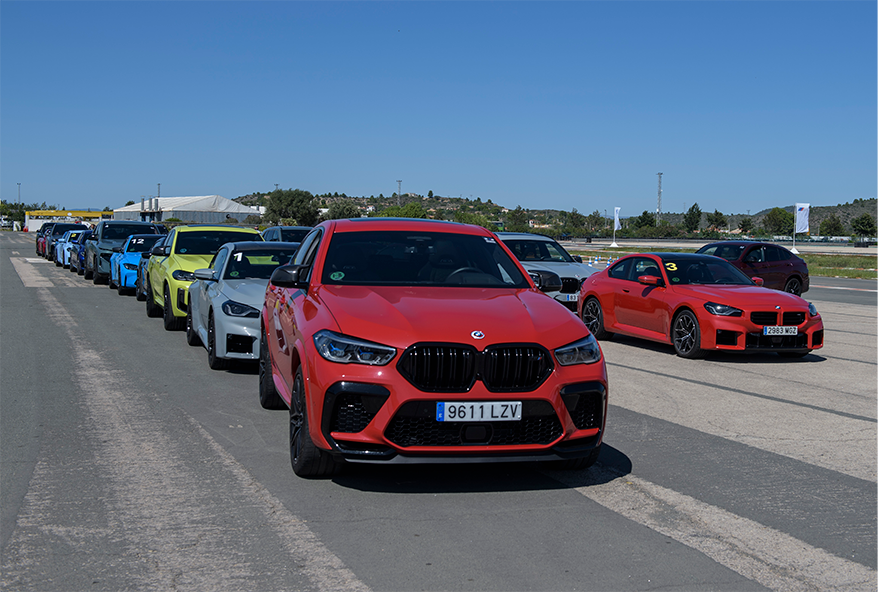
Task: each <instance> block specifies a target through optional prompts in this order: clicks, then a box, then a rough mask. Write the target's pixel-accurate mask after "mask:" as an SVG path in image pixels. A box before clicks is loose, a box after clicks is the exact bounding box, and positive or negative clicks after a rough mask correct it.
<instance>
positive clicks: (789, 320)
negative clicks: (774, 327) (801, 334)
mask: <svg viewBox="0 0 878 592" xmlns="http://www.w3.org/2000/svg"><path fill="white" fill-rule="evenodd" d="M804 322H805V313H804V312H785V313H783V324H784V325H801V324H802V323H804Z"/></svg>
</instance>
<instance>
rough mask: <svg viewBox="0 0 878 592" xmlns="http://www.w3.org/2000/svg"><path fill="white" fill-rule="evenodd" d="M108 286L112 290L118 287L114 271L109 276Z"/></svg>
mask: <svg viewBox="0 0 878 592" xmlns="http://www.w3.org/2000/svg"><path fill="white" fill-rule="evenodd" d="M107 287H108V288H110V289H111V290H114V289H115V288H116V282H114V281H113V272H112V271H110V275H108V276H107Z"/></svg>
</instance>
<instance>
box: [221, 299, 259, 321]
mask: <svg viewBox="0 0 878 592" xmlns="http://www.w3.org/2000/svg"><path fill="white" fill-rule="evenodd" d="M222 309H223V312H224V313H226V314H227V315H229V316H230V317H248V318H252V319H255V318H257V317H258V316H259V311H258V310H256V309H255V308H253V307H252V306H247V305H246V304H241V303H240V302H235V301H234V300H226V301H225V302H223V306H222Z"/></svg>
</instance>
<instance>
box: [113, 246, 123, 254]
mask: <svg viewBox="0 0 878 592" xmlns="http://www.w3.org/2000/svg"><path fill="white" fill-rule="evenodd" d="M113 252H114V253H121V252H122V247H113Z"/></svg>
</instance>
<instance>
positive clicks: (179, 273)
mask: <svg viewBox="0 0 878 592" xmlns="http://www.w3.org/2000/svg"><path fill="white" fill-rule="evenodd" d="M171 277H172V278H174V279H175V280H179V281H181V282H194V281H195V280H196V279H197V278H196V277H195V274H194V273H192V272H191V271H183V270H182V269H177V270H176V271H174V273H172V274H171Z"/></svg>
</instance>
